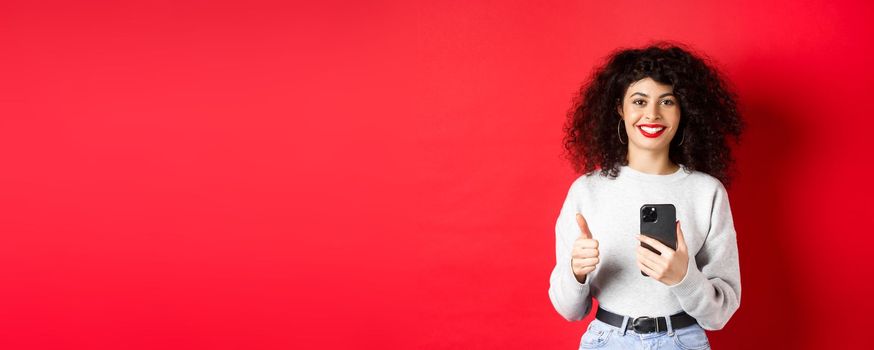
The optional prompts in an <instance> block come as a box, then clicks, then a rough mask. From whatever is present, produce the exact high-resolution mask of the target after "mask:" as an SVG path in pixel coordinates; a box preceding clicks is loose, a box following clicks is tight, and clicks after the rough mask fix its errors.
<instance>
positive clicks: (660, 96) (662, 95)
mask: <svg viewBox="0 0 874 350" xmlns="http://www.w3.org/2000/svg"><path fill="white" fill-rule="evenodd" d="M634 95H641V96H643V97H649V95H647V94H645V93H642V92H635V93H633V94H631V96H634ZM665 96H674V93H673V92H666V93H663V94H661V95H659V98H662V97H665Z"/></svg>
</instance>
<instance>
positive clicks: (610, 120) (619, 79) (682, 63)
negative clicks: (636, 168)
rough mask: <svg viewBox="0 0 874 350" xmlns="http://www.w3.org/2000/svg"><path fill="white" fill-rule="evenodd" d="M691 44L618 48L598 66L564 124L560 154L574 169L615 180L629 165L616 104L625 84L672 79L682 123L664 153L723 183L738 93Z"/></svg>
mask: <svg viewBox="0 0 874 350" xmlns="http://www.w3.org/2000/svg"><path fill="white" fill-rule="evenodd" d="M693 52H695V51H694V50H692V49H689V48H688V46H686V45H683V44H679V43H673V42H666V41H660V42H656V43H653V44H650V45H649V46H647V47H644V48H640V49H617V50H615V51H614V52H612V53H611V54H610V55H609V56H607V58H606V63H605V64H604V65H603V66H601V67H598V68H597V69H595V71H594V72H593V73H592V75H591V77H590V78H589V80H588V81H587V82H586V83H584V84H583V85H582V86H581V88H580V91H579V93H578V94H575V96H574V99H573V107H572V108H571V109H570V110H569V111H568V113H567V121H566V123H565V125H564V131H565V136H564V140H563V141H564V149H565V157H566V158H568V160H570V161H571V163H572V164H573V166H574V170H575V171H577V172H578V173H585V174H591V173H592V172H593V171H595V170H596V169H597V168H600V170H601V174H603V175H604V176H609V177H611V178H615V177H616V176H618V175H619V167H620V166H622V165H628V159H627V156H628V147H627V146H626V145H624V144H622V143H621V142H620V140H619V135H618V133H617V123H618V122H619V119H618V118H621V117H620V115H619V113H618V112H617V106H619V105H620V104H621V102H620V101H622V99H623V97H624V96H625V91H626V89H627V88H628V86H629V85H630V84H631V83H633V82H636V81H638V80H641V79H644V78H647V77H649V78H652V79H653V80H655V81H656V82H658V83H661V84H666V85H672V86H673V91H674V95H675V97H676V98H677V100H678V102H679V106H680V111H681V112H680V113H681V116H680V125H679V127H678V129H677V135H683V136H681V138H684V140H683V144H682V145H678V144H679V143H680V138H677V137H675V138H674V139H673V140H672V141H671V143H670V146H669V152H668V154H669V155H668V157H669V158H670V160H671V161H672V162H674V163H676V164H682V165H684V166H685V167H686V168H687V169H688V170H689V171H692V170H695V171H700V172H704V173H707V174H709V175H710V176H713V177H715V178H717V179H718V180H719V181H721V182H722V183H723V184H724V185H725V186H728V185H729V183H730V182H731V176H730V175H729V172H730V170H731V169H733V162H734V160H733V158H732V155H731V147H730V146H729V141H731V140H730V139H729V137H733V141H735V142H739V141H740V134H741V132H742V131H743V128H744V124H743V121H742V120H741V117H740V114H739V112H738V108H737V103H736V99H737V97H736V94H735V93H734V92H733V91H732V90H731V89H730V88H729V86H728V83H727V81H726V80H725V79H724V78H723V77H722V74H721V73H720V72H719V70H718V69H716V68H715V67H714V65H713V64H711V63H710V61H709V59H708V58H707V57H706V56H704V55H700V54H697V53H696V54H693Z"/></svg>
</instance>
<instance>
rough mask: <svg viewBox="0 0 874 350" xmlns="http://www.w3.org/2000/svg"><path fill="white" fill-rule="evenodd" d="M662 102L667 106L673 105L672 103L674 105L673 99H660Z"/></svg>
mask: <svg viewBox="0 0 874 350" xmlns="http://www.w3.org/2000/svg"><path fill="white" fill-rule="evenodd" d="M662 103H664V104H666V105H668V106H673V105H674V100H664V101H662Z"/></svg>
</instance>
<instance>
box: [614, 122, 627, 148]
mask: <svg viewBox="0 0 874 350" xmlns="http://www.w3.org/2000/svg"><path fill="white" fill-rule="evenodd" d="M621 128H622V118H619V124H616V135H617V136H619V143H621V144H623V145H626V144H628V143H627V142H622V132H620V131H619V130H620V129H621Z"/></svg>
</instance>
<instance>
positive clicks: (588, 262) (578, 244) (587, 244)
mask: <svg viewBox="0 0 874 350" xmlns="http://www.w3.org/2000/svg"><path fill="white" fill-rule="evenodd" d="M577 225H579V226H580V232H581V234H580V237H579V238H577V240H576V241H574V247H573V250H572V251H571V268H572V269H573V271H574V277H576V278H577V281H578V282H580V283H585V281H586V275H588V274H589V272H592V270H594V269H595V266H597V265H598V262H599V261H600V259H599V258H598V254H599V253H598V240H596V239H592V232H591V231H589V224H588V223H586V218H584V217H583V215H582V214H580V213H577Z"/></svg>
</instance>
